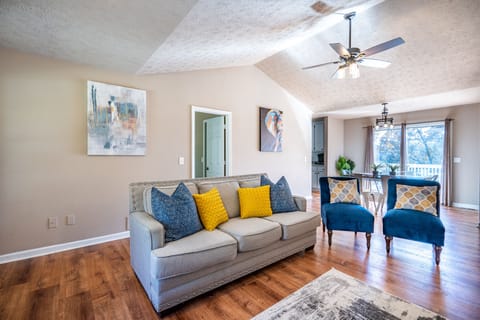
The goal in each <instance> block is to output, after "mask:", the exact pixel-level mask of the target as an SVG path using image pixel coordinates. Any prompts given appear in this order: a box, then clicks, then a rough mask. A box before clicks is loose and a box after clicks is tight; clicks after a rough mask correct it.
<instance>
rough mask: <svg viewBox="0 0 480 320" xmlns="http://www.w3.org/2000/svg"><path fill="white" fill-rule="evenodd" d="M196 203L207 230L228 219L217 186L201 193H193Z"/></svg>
mask: <svg viewBox="0 0 480 320" xmlns="http://www.w3.org/2000/svg"><path fill="white" fill-rule="evenodd" d="M193 199H195V203H196V204H197V209H198V215H199V216H200V220H201V221H202V224H203V226H204V227H205V229H207V230H208V231H212V230H213V229H215V228H216V227H217V226H218V225H219V224H220V223H223V222H225V221H227V220H228V214H227V210H225V207H224V205H223V202H222V198H221V197H220V193H219V192H218V190H217V188H213V189H211V190H210V191H208V192H205V193H201V194H193Z"/></svg>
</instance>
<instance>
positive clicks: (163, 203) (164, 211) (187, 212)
mask: <svg viewBox="0 0 480 320" xmlns="http://www.w3.org/2000/svg"><path fill="white" fill-rule="evenodd" d="M152 211H153V214H154V216H155V218H156V219H157V220H158V221H160V222H161V223H162V224H163V226H164V228H165V241H167V242H168V241H174V240H178V239H181V238H183V237H186V236H188V235H190V234H192V233H195V232H197V231H200V230H202V229H203V227H202V224H201V222H200V219H199V217H198V214H197V207H196V206H195V201H194V200H193V197H192V194H191V193H190V190H188V188H187V186H186V185H185V184H183V183H182V182H181V183H180V184H179V185H178V187H177V189H176V190H175V191H174V192H173V194H172V195H171V196H169V195H167V194H165V193H163V192H162V191H160V190H158V189H157V188H152Z"/></svg>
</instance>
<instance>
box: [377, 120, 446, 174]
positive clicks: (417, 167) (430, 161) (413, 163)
mask: <svg viewBox="0 0 480 320" xmlns="http://www.w3.org/2000/svg"><path fill="white" fill-rule="evenodd" d="M444 131H445V125H444V123H443V122H430V123H421V124H411V125H407V126H406V130H405V134H406V139H405V140H406V146H405V152H406V154H405V155H401V152H400V143H401V140H402V137H401V135H402V130H401V127H400V126H395V127H394V128H393V129H383V128H382V129H379V130H375V131H374V148H373V152H374V153H373V156H374V157H373V159H374V162H375V163H377V164H378V163H383V164H385V165H397V166H400V164H401V159H402V156H403V157H405V168H403V171H402V172H400V174H403V175H408V176H419V177H428V176H437V179H438V180H439V181H440V178H441V177H440V175H441V172H442V161H443V137H444ZM382 171H383V173H388V171H389V170H388V167H387V166H385V167H384V168H383V170H382Z"/></svg>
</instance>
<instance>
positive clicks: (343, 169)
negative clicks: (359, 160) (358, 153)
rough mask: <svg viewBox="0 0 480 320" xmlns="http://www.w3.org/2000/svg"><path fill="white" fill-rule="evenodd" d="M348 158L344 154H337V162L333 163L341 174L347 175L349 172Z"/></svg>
mask: <svg viewBox="0 0 480 320" xmlns="http://www.w3.org/2000/svg"><path fill="white" fill-rule="evenodd" d="M348 160H349V159H347V158H346V157H344V156H339V157H338V159H337V162H336V163H335V168H336V169H337V171H338V173H339V174H340V175H342V176H346V175H349V174H350V173H351V168H350V164H349V163H348Z"/></svg>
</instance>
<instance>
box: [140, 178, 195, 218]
mask: <svg viewBox="0 0 480 320" xmlns="http://www.w3.org/2000/svg"><path fill="white" fill-rule="evenodd" d="M184 184H185V185H186V186H187V188H188V190H190V193H191V194H194V193H198V189H197V185H196V184H195V183H193V182H185V183H184ZM177 187H178V183H176V184H172V185H167V186H154V187H148V188H145V189H144V190H143V208H144V210H145V212H147V213H149V214H151V215H153V210H152V188H157V190H160V191H162V192H163V193H165V194H167V195H169V196H170V195H172V193H173V192H174V191H175V190H176V189H177Z"/></svg>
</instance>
